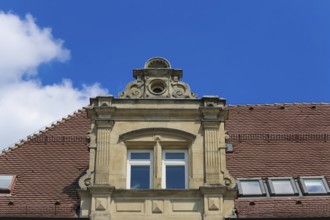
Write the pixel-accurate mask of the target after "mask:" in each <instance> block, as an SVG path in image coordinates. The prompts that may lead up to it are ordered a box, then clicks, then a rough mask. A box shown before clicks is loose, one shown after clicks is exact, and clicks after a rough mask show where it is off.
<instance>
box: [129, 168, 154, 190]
mask: <svg viewBox="0 0 330 220" xmlns="http://www.w3.org/2000/svg"><path fill="white" fill-rule="evenodd" d="M130 188H131V189H149V188H150V166H131V187H130Z"/></svg>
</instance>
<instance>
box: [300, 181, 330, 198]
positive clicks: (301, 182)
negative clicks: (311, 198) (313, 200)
mask: <svg viewBox="0 0 330 220" xmlns="http://www.w3.org/2000/svg"><path fill="white" fill-rule="evenodd" d="M313 179H314V180H321V182H322V184H323V186H324V189H325V192H309V191H308V189H307V187H306V184H305V180H313ZM298 180H299V185H300V187H301V189H302V193H303V194H304V195H327V194H330V189H329V186H328V183H327V181H326V179H325V177H324V176H301V177H299V178H298Z"/></svg>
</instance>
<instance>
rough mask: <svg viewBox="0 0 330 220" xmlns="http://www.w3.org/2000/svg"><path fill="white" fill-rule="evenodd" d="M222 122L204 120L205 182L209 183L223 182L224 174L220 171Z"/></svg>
mask: <svg viewBox="0 0 330 220" xmlns="http://www.w3.org/2000/svg"><path fill="white" fill-rule="evenodd" d="M219 124H220V122H210V121H204V122H203V123H202V125H203V128H204V148H205V171H206V173H205V182H206V183H207V184H222V183H223V176H222V175H221V172H220V157H219V156H220V155H219V149H218V143H219Z"/></svg>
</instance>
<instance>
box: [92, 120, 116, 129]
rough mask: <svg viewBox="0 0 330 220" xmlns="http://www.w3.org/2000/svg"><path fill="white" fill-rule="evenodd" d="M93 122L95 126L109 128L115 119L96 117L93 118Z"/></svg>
mask: <svg viewBox="0 0 330 220" xmlns="http://www.w3.org/2000/svg"><path fill="white" fill-rule="evenodd" d="M95 124H96V126H97V128H108V129H111V130H112V128H113V126H114V124H115V121H113V120H107V119H97V120H95Z"/></svg>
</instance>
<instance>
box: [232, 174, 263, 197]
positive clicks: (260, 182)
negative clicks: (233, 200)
mask: <svg viewBox="0 0 330 220" xmlns="http://www.w3.org/2000/svg"><path fill="white" fill-rule="evenodd" d="M248 181H249V182H258V183H259V187H260V192H261V193H252V194H247V193H244V192H243V188H242V185H241V184H242V182H248ZM236 182H237V186H238V194H239V196H243V197H245V196H246V197H264V196H267V191H266V188H265V186H264V183H263V180H262V179H261V178H238V179H237V180H236Z"/></svg>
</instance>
